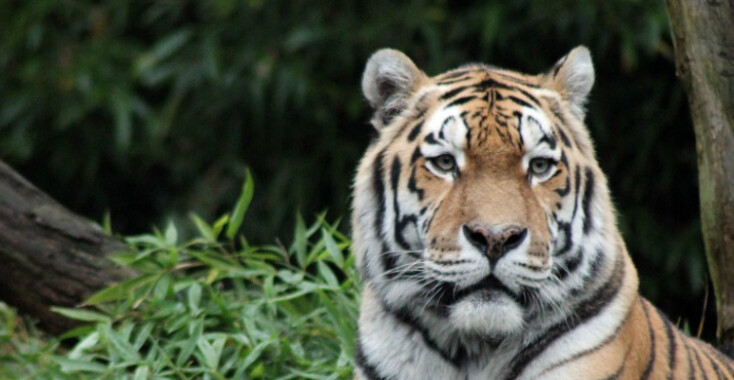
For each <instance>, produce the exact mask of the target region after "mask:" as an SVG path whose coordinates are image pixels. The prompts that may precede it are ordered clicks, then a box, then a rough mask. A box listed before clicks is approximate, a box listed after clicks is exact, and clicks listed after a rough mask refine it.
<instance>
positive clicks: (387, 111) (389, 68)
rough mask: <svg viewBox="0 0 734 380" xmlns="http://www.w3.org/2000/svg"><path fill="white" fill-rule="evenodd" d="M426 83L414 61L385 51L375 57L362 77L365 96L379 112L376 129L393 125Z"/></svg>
mask: <svg viewBox="0 0 734 380" xmlns="http://www.w3.org/2000/svg"><path fill="white" fill-rule="evenodd" d="M425 79H426V75H425V74H424V73H423V72H422V71H421V70H420V69H418V67H416V65H415V64H414V63H413V61H411V60H410V58H408V57H407V56H406V55H405V54H403V53H401V52H399V51H397V50H393V49H381V50H378V51H377V52H375V53H374V54H372V56H371V57H370V59H369V60H368V61H367V66H366V67H365V70H364V74H362V92H363V93H364V96H365V98H367V101H368V102H369V103H370V106H372V108H373V109H374V110H375V122H374V123H375V127H376V128H379V127H380V125H379V124H381V125H382V126H384V125H387V124H389V123H390V121H391V120H392V119H393V118H394V117H395V116H396V115H398V114H399V113H400V112H401V111H402V110H403V109H404V108H405V107H406V106H407V100H408V98H409V96H410V95H411V94H412V93H413V92H415V91H416V90H417V89H418V88H419V87H420V85H421V84H422V83H423V82H424V81H425Z"/></svg>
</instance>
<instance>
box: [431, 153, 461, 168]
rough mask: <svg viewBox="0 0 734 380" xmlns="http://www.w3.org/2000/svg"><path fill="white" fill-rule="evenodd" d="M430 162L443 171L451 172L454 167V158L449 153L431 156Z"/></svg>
mask: <svg viewBox="0 0 734 380" xmlns="http://www.w3.org/2000/svg"><path fill="white" fill-rule="evenodd" d="M431 163H433V165H434V166H435V167H436V168H437V169H438V170H441V171H443V172H452V171H454V169H456V160H455V159H454V156H452V155H450V154H442V155H440V156H436V157H433V158H432V159H431Z"/></svg>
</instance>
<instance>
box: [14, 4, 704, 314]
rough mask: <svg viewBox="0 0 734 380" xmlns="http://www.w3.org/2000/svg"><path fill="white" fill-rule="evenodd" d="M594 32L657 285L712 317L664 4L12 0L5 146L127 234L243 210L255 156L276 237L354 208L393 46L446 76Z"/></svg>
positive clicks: (624, 179) (525, 58)
mask: <svg viewBox="0 0 734 380" xmlns="http://www.w3.org/2000/svg"><path fill="white" fill-rule="evenodd" d="M578 44H586V45H587V46H589V48H590V49H591V51H592V55H593V58H594V61H595V63H596V68H597V82H596V86H595V89H594V90H593V92H592V95H591V103H590V104H589V117H588V123H589V126H590V128H591V129H592V135H593V137H594V139H595V140H596V142H597V151H598V156H599V160H600V162H601V165H602V167H603V168H604V169H605V170H606V172H607V173H608V174H609V178H610V185H611V187H612V193H613V195H614V198H615V200H616V203H617V205H618V207H619V209H620V214H621V215H620V216H621V226H622V228H623V231H624V234H625V238H626V240H627V242H628V245H629V248H630V251H631V252H632V254H633V256H634V258H635V260H636V262H637V263H638V266H639V267H640V269H641V275H642V279H643V286H642V289H643V293H644V294H646V295H648V296H651V297H652V298H653V301H655V302H656V303H657V304H659V305H661V306H663V308H664V309H665V310H666V311H668V312H669V313H670V314H671V316H672V317H673V318H675V317H677V316H684V317H686V318H688V319H691V320H692V321H695V320H697V318H698V317H697V315H698V313H699V312H700V310H701V305H702V300H701V299H702V294H703V288H704V286H705V283H706V281H705V277H704V273H705V261H704V258H703V253H702V252H703V249H702V245H701V238H700V233H699V231H698V206H697V192H696V177H695V153H694V136H693V133H692V129H691V126H690V121H689V116H688V113H687V111H686V108H687V104H686V102H685V96H684V93H683V91H682V89H681V87H680V86H679V85H678V84H677V83H676V81H675V77H674V67H673V62H672V57H671V44H670V41H669V36H668V23H667V20H666V15H665V11H664V6H663V3H662V2H661V1H642V0H631V1H628V0H617V1H611V2H610V1H607V2H599V1H592V0H583V1H553V2H549V1H544V0H543V1H541V0H518V1H512V2H507V1H485V2H456V1H452V2H449V1H438V2H428V1H410V2H392V1H386V0H377V1H369V2H362V1H360V2H357V1H327V2H323V1H322V2H315V1H283V0H281V1H275V0H273V1H265V0H249V1H235V0H212V1H203V2H190V1H153V2H144V1H122V0H107V1H101V2H92V1H52V0H35V1H25V2H18V1H6V2H1V3H0V70H2V72H3V75H2V76H0V99H2V101H1V102H0V159H3V160H6V161H8V162H9V163H11V164H12V165H14V166H15V167H16V168H17V169H19V170H20V171H21V172H22V173H23V174H25V175H27V176H28V177H29V178H30V179H31V180H32V181H33V182H35V183H37V184H38V185H39V186H40V187H41V188H43V189H44V190H47V191H49V192H51V193H52V195H54V196H55V197H57V198H59V199H60V201H61V202H62V203H64V204H67V205H69V206H71V207H72V208H73V209H74V210H76V211H79V212H82V213H84V214H86V215H89V216H92V217H95V218H101V216H102V214H103V213H104V212H105V211H106V210H109V211H110V212H111V215H112V220H113V221H114V225H115V228H116V229H118V230H120V231H122V232H125V233H139V232H140V231H143V230H147V229H148V228H149V226H150V225H151V224H156V223H160V221H161V220H165V219H167V218H174V219H175V220H181V219H184V218H185V215H186V213H187V210H194V211H196V212H197V213H199V214H201V215H203V216H204V218H205V219H211V218H212V216H214V215H217V214H219V213H221V212H223V211H226V210H228V207H229V205H230V204H231V203H232V201H233V198H232V197H233V196H234V194H236V193H237V191H236V189H237V187H238V186H239V184H240V183H241V181H242V179H243V178H244V176H245V170H244V168H245V167H246V166H249V167H250V168H252V172H253V175H254V176H255V178H256V180H257V183H258V189H259V191H258V192H257V194H256V195H255V197H254V199H253V201H252V207H251V210H250V212H251V215H250V217H249V218H246V219H245V222H244V225H243V227H242V228H243V231H245V233H246V234H247V236H248V237H250V238H251V239H256V240H257V241H272V239H273V236H277V235H281V236H282V235H283V234H284V231H290V230H291V228H293V226H292V216H293V214H294V212H295V210H301V211H302V212H303V213H305V214H306V215H312V214H313V213H314V212H315V211H317V210H322V209H323V208H326V207H328V209H329V212H330V215H346V213H347V212H348V207H347V205H348V195H349V191H350V189H349V184H350V182H351V178H352V175H353V171H354V168H355V166H356V160H357V159H358V157H359V155H360V154H361V152H362V151H363V149H364V148H365V146H366V144H367V143H368V140H369V136H370V134H371V133H372V132H371V128H370V127H369V125H368V124H367V120H368V119H369V110H368V109H367V106H366V103H365V102H364V101H363V100H362V96H361V94H360V90H359V86H358V84H359V78H360V75H361V71H362V69H363V65H364V62H365V61H366V59H367V57H368V56H369V54H370V53H371V52H373V51H374V50H375V49H377V48H380V47H384V46H391V47H394V48H398V49H401V50H403V51H405V52H406V53H407V54H408V55H409V56H411V57H412V58H413V59H414V60H415V62H416V63H418V65H419V66H421V67H422V68H423V69H424V70H426V71H427V72H428V73H429V74H436V73H439V72H442V71H444V70H446V69H448V68H451V67H454V66H457V65H459V64H462V63H465V62H467V61H482V62H488V63H492V64H496V65H499V66H504V67H509V68H514V69H519V70H523V71H527V72H538V71H541V70H544V69H546V68H547V67H550V66H551V65H552V63H553V62H555V60H556V59H558V58H560V57H561V56H562V55H563V54H565V53H566V52H567V51H568V50H569V49H571V48H572V47H574V46H576V45H578ZM188 233H189V232H185V234H188ZM688 310H694V312H693V314H687V313H689V311H688ZM708 325H710V326H713V324H712V323H708Z"/></svg>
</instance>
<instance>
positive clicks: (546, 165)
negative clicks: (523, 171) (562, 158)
mask: <svg viewBox="0 0 734 380" xmlns="http://www.w3.org/2000/svg"><path fill="white" fill-rule="evenodd" d="M552 167H553V161H552V160H551V159H550V158H543V157H537V158H533V159H532V160H530V165H529V169H528V170H529V171H530V173H531V174H532V175H535V176H542V175H545V174H547V173H548V172H549V171H550V170H551V168H552Z"/></svg>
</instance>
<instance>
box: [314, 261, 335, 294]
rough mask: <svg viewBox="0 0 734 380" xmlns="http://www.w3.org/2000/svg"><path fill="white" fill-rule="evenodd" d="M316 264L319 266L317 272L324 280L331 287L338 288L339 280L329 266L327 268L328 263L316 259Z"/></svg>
mask: <svg viewBox="0 0 734 380" xmlns="http://www.w3.org/2000/svg"><path fill="white" fill-rule="evenodd" d="M317 265H318V267H319V274H320V275H321V277H322V278H323V279H325V280H326V283H327V284H329V286H331V287H334V288H338V287H339V280H337V279H336V276H335V275H334V272H333V271H332V270H331V268H329V265H328V264H326V263H324V262H323V261H317Z"/></svg>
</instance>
